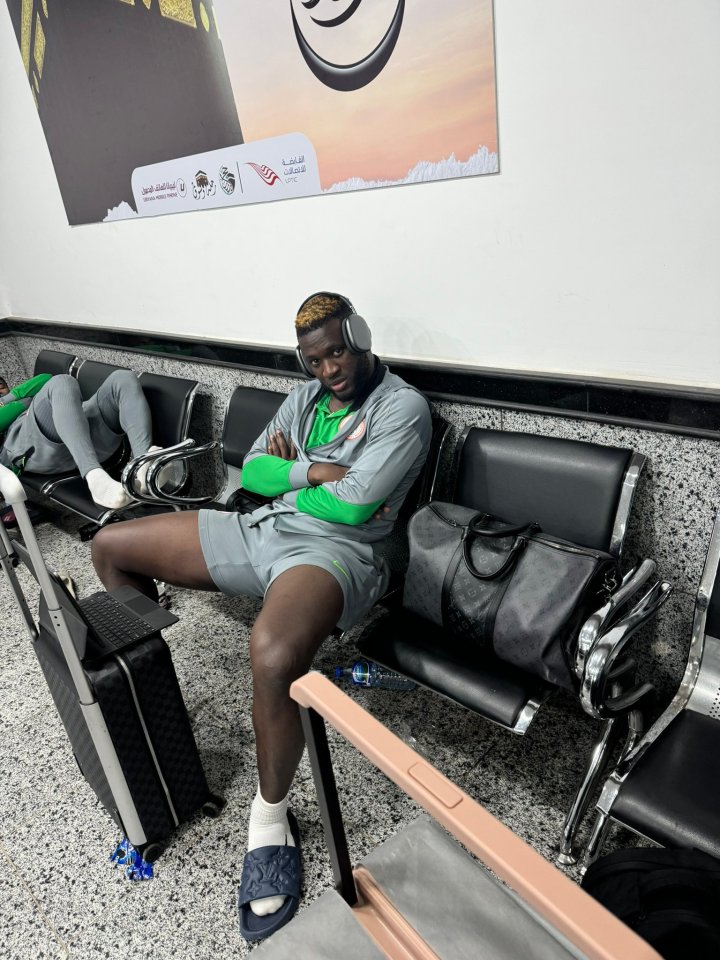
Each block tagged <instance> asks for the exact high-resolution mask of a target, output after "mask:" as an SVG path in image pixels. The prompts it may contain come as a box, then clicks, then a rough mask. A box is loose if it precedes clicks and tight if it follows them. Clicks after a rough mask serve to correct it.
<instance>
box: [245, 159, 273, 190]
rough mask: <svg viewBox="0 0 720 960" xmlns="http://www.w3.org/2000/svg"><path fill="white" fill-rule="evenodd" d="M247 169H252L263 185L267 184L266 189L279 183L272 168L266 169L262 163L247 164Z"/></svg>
mask: <svg viewBox="0 0 720 960" xmlns="http://www.w3.org/2000/svg"><path fill="white" fill-rule="evenodd" d="M247 166H248V167H252V168H253V170H254V171H255V173H256V174H257V175H258V176H259V177H260V179H261V180H262V181H263V183H265V184H267V186H268V187H274V186H275V184H276V183H279V182H280V177H279V176H278V175H277V174H276V173H275V171H274V170H273V169H272V167H268V166H267V165H266V164H264V163H248V164H247Z"/></svg>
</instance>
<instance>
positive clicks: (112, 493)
mask: <svg viewBox="0 0 720 960" xmlns="http://www.w3.org/2000/svg"><path fill="white" fill-rule="evenodd" d="M85 480H86V481H87V485H88V487H89V489H90V496H91V497H92V498H93V500H94V501H95V503H99V504H100V506H101V507H107V508H108V509H109V510H119V509H120V508H121V507H126V506H127V505H128V504H129V503H130V501H131V497H129V496H128V494H127V493H126V492H125V490H124V488H123V485H122V484H121V483H118V482H117V480H113V478H112V477H111V476H110V474H108V473H106V472H105V471H104V470H103V468H102V467H96V468H95V469H94V470H90V471H89V472H88V473H87V474H86V475H85Z"/></svg>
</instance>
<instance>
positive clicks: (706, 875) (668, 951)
mask: <svg viewBox="0 0 720 960" xmlns="http://www.w3.org/2000/svg"><path fill="white" fill-rule="evenodd" d="M582 886H583V888H584V889H585V890H586V891H587V892H588V893H589V894H590V895H591V896H592V897H594V898H595V899H596V900H598V901H599V902H600V903H601V904H602V905H603V906H604V907H606V908H607V909H608V910H609V911H610V912H611V913H614V914H615V915H616V916H617V917H619V918H620V919H621V920H622V921H623V922H624V923H626V924H627V925H628V926H629V927H631V928H632V929H633V930H634V931H635V932H636V933H637V934H638V936H640V937H642V938H643V939H644V940H646V941H647V942H648V943H649V944H650V945H651V946H652V947H654V948H655V949H656V950H657V952H658V953H659V954H660V955H661V956H662V957H664V958H665V960H688V958H692V960H718V958H720V860H718V859H716V858H715V857H712V856H710V854H707V853H702V852H701V851H700V850H685V849H666V848H651V849H645V848H634V849H629V850H617V851H615V853H609V854H608V855H607V856H605V857H602V858H601V859H600V860H598V861H597V862H596V863H594V864H592V865H591V866H590V867H589V868H588V870H587V873H586V874H585V876H584V878H583V880H582Z"/></svg>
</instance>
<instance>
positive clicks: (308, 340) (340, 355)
mask: <svg viewBox="0 0 720 960" xmlns="http://www.w3.org/2000/svg"><path fill="white" fill-rule="evenodd" d="M298 344H299V346H300V349H301V351H302V355H303V357H305V361H306V363H307V365H308V366H309V367H310V369H311V370H312V371H313V372H314V374H315V376H316V377H317V378H318V380H319V381H320V383H322V385H323V386H324V387H326V388H327V389H328V390H329V391H330V393H331V394H332V395H333V396H334V397H336V398H337V399H338V400H340V401H341V402H342V403H350V402H352V400H354V399H355V397H356V396H357V395H358V394H359V393H360V392H361V390H362V388H363V387H364V386H365V385H366V384H367V382H368V381H369V379H370V377H371V375H372V354H371V353H370V352H368V353H351V352H350V350H348V348H347V346H346V345H345V341H344V340H343V335H342V322H341V321H340V320H330V321H329V322H328V323H326V324H325V325H324V326H322V327H318V329H317V330H311V331H310V332H309V333H304V334H302V335H301V336H299V337H298Z"/></svg>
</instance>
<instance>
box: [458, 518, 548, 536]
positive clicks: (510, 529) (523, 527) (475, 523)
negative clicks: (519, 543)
mask: <svg viewBox="0 0 720 960" xmlns="http://www.w3.org/2000/svg"><path fill="white" fill-rule="evenodd" d="M488 519H489V515H488V514H487V513H479V514H478V515H477V516H475V517H473V518H472V520H471V521H470V523H469V524H468V525H467V530H468V533H473V534H476V535H477V536H478V537H514V536H517V535H518V534H522V533H528V534H530V533H537V531H538V530H539V529H540V524H539V523H534V522H533V523H518V524H511V523H508V524H506V525H505V526H504V527H498V528H497V529H496V530H486V529H485V528H484V527H482V526H481V524H483V523H485V521H486V520H488Z"/></svg>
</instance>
